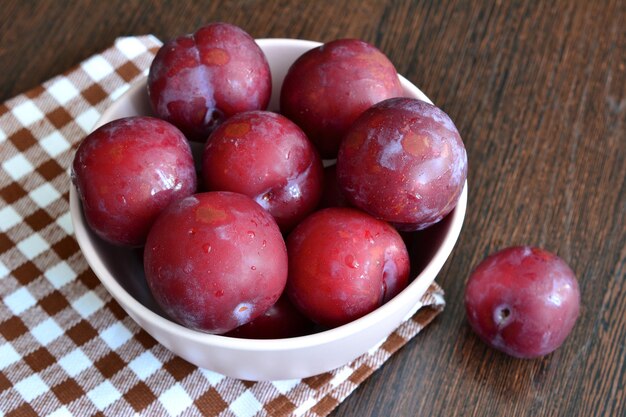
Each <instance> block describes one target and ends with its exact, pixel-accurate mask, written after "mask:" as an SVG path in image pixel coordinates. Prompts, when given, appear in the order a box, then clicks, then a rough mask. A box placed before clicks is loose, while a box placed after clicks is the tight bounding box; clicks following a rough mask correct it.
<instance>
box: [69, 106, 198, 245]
mask: <svg viewBox="0 0 626 417" xmlns="http://www.w3.org/2000/svg"><path fill="white" fill-rule="evenodd" d="M72 180H73V182H74V185H76V189H77V190H78V194H79V196H80V199H81V202H82V206H83V212H84V214H85V218H86V220H87V223H88V224H89V226H90V227H91V229H92V230H93V231H94V232H96V234H97V235H98V236H100V237H101V238H102V239H104V240H106V241H108V242H111V243H113V244H116V245H123V246H141V245H143V244H144V242H145V240H146V236H147V235H148V231H149V229H150V227H151V226H152V223H154V221H155V220H156V218H157V216H158V215H159V213H161V211H162V210H163V209H165V207H167V205H168V204H170V203H171V202H172V201H176V200H179V199H182V198H184V197H187V196H189V195H191V194H193V193H194V192H195V190H196V173H195V169H194V163H193V158H192V155H191V149H190V147H189V143H188V142H187V140H186V139H185V136H183V134H182V133H181V132H180V131H179V130H178V129H176V128H175V127H174V126H173V125H171V124H169V123H167V122H165V121H162V120H159V119H155V118H152V117H129V118H124V119H118V120H115V121H112V122H110V123H107V124H105V125H104V126H101V127H100V128H98V129H96V130H95V131H93V132H92V133H91V134H89V135H88V136H87V137H86V138H85V140H83V141H82V142H81V144H80V146H79V147H78V150H77V151H76V154H75V156H74V161H73V164H72Z"/></svg>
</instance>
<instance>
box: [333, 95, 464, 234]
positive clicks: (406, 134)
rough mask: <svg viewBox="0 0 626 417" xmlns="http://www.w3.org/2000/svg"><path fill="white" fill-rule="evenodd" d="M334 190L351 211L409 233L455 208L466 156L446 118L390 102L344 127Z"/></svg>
mask: <svg viewBox="0 0 626 417" xmlns="http://www.w3.org/2000/svg"><path fill="white" fill-rule="evenodd" d="M337 177H338V180H339V185H340V187H341V190H342V191H343V193H344V195H345V196H346V198H347V199H348V201H349V202H350V203H351V204H353V205H354V206H356V207H358V208H360V209H362V210H364V211H366V212H368V213H370V214H372V215H373V216H374V217H377V218H379V219H383V220H386V221H388V222H390V223H392V224H393V225H394V226H396V227H397V228H398V229H399V230H404V231H414V230H420V229H423V228H426V227H428V226H430V225H432V224H434V223H437V222H438V221H440V220H441V219H442V218H443V217H444V216H446V215H447V214H448V213H450V212H451V211H452V209H453V208H454V207H455V206H456V204H457V202H458V200H459V197H460V195H461V191H462V190H463V186H464V183H465V179H466V178H467V153H466V152H465V146H464V145H463V141H462V140H461V137H460V135H459V132H458V131H457V129H456V127H455V126H454V123H453V122H452V120H450V117H448V115H447V114H445V113H444V112H443V111H442V110H440V109H439V108H437V107H435V106H433V105H431V104H428V103H425V102H423V101H420V100H416V99H411V98H392V99H389V100H385V101H383V102H381V103H378V104H376V105H374V106H372V107H371V108H370V109H368V110H367V111H366V112H365V113H363V114H362V115H361V116H360V117H359V118H358V120H357V121H356V122H355V123H354V124H353V125H352V126H351V127H350V129H349V130H348V132H347V133H346V137H345V139H344V141H343V142H342V144H341V148H340V150H339V155H338V158H337Z"/></svg>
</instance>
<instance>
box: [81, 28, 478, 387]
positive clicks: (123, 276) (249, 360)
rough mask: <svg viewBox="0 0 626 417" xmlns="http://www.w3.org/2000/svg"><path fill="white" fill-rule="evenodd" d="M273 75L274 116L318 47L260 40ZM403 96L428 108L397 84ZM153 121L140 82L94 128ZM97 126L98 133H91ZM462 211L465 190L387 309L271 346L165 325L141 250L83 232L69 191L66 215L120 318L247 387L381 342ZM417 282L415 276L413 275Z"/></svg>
mask: <svg viewBox="0 0 626 417" xmlns="http://www.w3.org/2000/svg"><path fill="white" fill-rule="evenodd" d="M257 43H258V44H259V46H260V47H261V49H263V51H264V52H265V54H266V56H267V59H268V61H269V64H270V67H271V71H272V82H273V91H272V99H271V103H270V107H269V108H270V110H276V109H278V96H279V92H280V87H281V85H282V80H283V78H284V76H285V74H286V72H287V69H288V68H289V66H290V65H291V63H292V62H293V61H294V60H295V59H296V58H298V57H299V56H300V55H301V54H302V53H304V52H305V51H307V50H309V49H312V48H314V47H316V46H318V45H319V43H317V42H312V41H305V40H295V39H259V40H257ZM400 79H401V83H402V86H403V88H404V92H405V95H406V96H409V97H415V98H418V99H421V100H424V101H427V102H430V100H429V99H428V98H427V97H426V96H425V95H424V94H423V93H422V92H421V91H420V90H419V89H418V88H417V87H415V86H414V85H413V84H411V83H410V82H409V81H408V80H406V79H405V78H403V77H400ZM149 114H151V111H150V106H149V103H148V98H147V94H146V81H145V80H143V81H141V82H139V83H137V84H136V85H134V86H133V87H131V88H130V90H129V91H128V92H127V93H126V94H125V95H123V96H122V97H121V98H120V99H119V100H117V101H116V102H115V103H113V105H112V106H111V107H109V108H108V109H107V110H106V111H105V112H104V113H103V115H102V117H101V119H100V120H99V121H98V123H97V126H101V125H102V124H104V123H107V122H109V121H111V120H114V119H117V118H120V117H126V116H133V115H149ZM97 126H96V127H97ZM466 205H467V183H466V184H465V187H464V190H463V193H462V195H461V198H460V201H459V203H458V205H457V207H456V208H455V209H454V211H453V212H452V213H451V214H450V215H449V216H448V217H447V218H446V219H445V220H444V221H443V222H442V223H441V224H440V225H437V226H436V230H435V232H434V233H432V232H431V233H429V234H428V235H429V236H430V237H429V238H428V239H430V240H429V248H428V249H429V250H428V252H429V254H428V256H427V258H426V259H423V260H422V261H421V265H420V269H421V271H419V274H418V275H417V276H416V277H415V279H414V280H413V281H412V282H411V284H410V285H409V286H408V287H407V288H406V289H405V290H404V291H402V292H401V293H400V294H398V295H397V296H396V297H395V298H393V299H392V300H390V301H389V302H388V303H386V304H385V305H383V306H382V307H380V308H378V309H377V310H375V311H373V312H372V313H370V314H368V315H366V316H364V317H362V318H360V319H358V320H355V321H353V322H351V323H348V324H346V325H343V326H340V327H337V328H334V329H331V330H327V331H324V332H320V333H316V334H312V335H308V336H302V337H295V338H290V339H276V340H247V339H237V338H231V337H225V336H217V335H210V334H205V333H202V332H198V331H195V330H190V329H187V328H185V327H183V326H181V325H179V324H177V323H175V322H173V321H171V320H170V319H168V318H167V317H166V316H165V315H164V314H163V313H162V312H161V310H160V309H159V307H158V306H157V304H156V302H155V301H154V299H153V298H152V295H151V294H150V291H149V290H148V287H147V284H146V282H145V278H144V273H143V266H142V261H141V258H142V253H141V250H129V249H125V248H118V247H115V246H112V245H110V244H107V243H106V242H103V241H102V240H100V239H99V238H98V237H97V236H96V235H95V234H94V233H93V232H92V231H91V230H90V229H89V228H88V227H87V225H86V222H85V218H84V216H83V212H82V208H81V205H80V201H79V198H78V196H77V193H76V189H75V188H74V186H73V185H72V186H71V187H70V211H71V216H72V221H73V224H74V230H75V233H76V239H77V241H78V244H79V245H80V247H81V249H82V251H83V254H84V255H85V258H86V259H87V262H88V263H89V265H90V266H91V269H92V270H93V271H94V273H95V274H96V275H97V276H98V278H99V279H100V281H101V282H102V284H103V285H104V286H105V287H106V289H107V290H108V291H109V293H110V294H111V295H112V296H113V298H115V299H116V300H117V302H118V303H119V304H120V305H121V306H122V308H124V310H126V312H127V313H128V314H129V315H130V316H131V317H132V318H133V319H134V320H135V321H136V322H137V323H138V324H139V325H140V326H141V327H142V328H144V329H145V330H146V331H147V332H148V333H149V334H150V335H152V336H153V337H154V338H155V339H156V340H157V341H159V342H160V343H161V344H163V345H164V346H165V347H167V348H168V349H170V350H171V351H172V352H174V353H175V354H177V355H179V356H180V357H182V358H184V359H185V360H187V361H189V362H191V363H193V364H195V365H197V366H200V367H203V368H206V369H209V370H212V371H215V372H219V373H221V374H224V375H227V376H230V377H234V378H240V379H246V380H280V379H292V378H303V377H307V376H311V375H315V374H319V373H322V372H326V371H329V370H332V369H334V368H337V367H339V366H341V365H343V364H346V363H348V362H350V361H351V360H353V359H355V358H356V357H358V356H359V355H361V354H363V353H365V352H366V351H367V350H368V349H370V348H371V347H373V346H375V345H376V344H377V343H379V342H380V341H382V340H383V339H384V338H386V337H387V336H388V335H389V334H390V333H391V332H392V331H393V330H394V329H395V328H396V327H397V326H398V325H399V324H400V323H401V322H402V321H404V320H405V319H407V318H409V317H410V316H411V315H412V314H414V313H415V310H416V305H417V302H418V301H419V299H420V297H421V296H422V295H423V294H424V292H425V291H426V290H427V289H428V287H429V285H430V284H431V283H432V282H433V280H434V279H435V276H436V275H437V273H438V272H439V271H440V270H441V268H442V266H443V264H444V262H445V261H446V259H447V258H448V256H449V255H450V253H451V252H452V249H453V247H454V244H455V242H456V240H457V238H458V236H459V233H460V231H461V226H462V224H463V218H464V217H465V209H466ZM413 275H414V276H415V273H413Z"/></svg>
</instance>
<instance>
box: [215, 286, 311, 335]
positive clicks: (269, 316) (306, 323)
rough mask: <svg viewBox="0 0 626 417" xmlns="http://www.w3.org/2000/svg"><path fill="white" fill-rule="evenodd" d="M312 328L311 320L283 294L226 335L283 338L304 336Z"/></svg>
mask: <svg viewBox="0 0 626 417" xmlns="http://www.w3.org/2000/svg"><path fill="white" fill-rule="evenodd" d="M313 328H314V324H313V322H312V321H310V320H309V319H307V318H306V317H305V316H304V315H303V314H302V313H300V311H298V309H297V308H295V307H294V305H293V304H292V303H291V302H290V301H289V298H288V297H287V296H284V295H283V296H282V297H280V298H279V299H278V301H276V304H274V305H273V306H271V307H270V308H269V309H267V311H266V312H265V313H263V314H262V315H261V316H259V317H257V318H256V319H254V320H252V321H251V322H249V323H246V324H244V325H243V326H240V327H237V328H236V329H235V330H232V331H230V332H228V333H226V336H230V337H238V338H242V339H285V338H288V337H298V336H304V335H306V334H309V333H311V332H312V331H313Z"/></svg>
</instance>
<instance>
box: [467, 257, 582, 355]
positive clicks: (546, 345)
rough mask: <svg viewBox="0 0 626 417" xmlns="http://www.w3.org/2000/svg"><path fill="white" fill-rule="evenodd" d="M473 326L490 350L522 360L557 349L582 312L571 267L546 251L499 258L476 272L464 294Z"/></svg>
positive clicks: (489, 260) (487, 260) (489, 258)
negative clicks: (493, 349) (490, 347)
mask: <svg viewBox="0 0 626 417" xmlns="http://www.w3.org/2000/svg"><path fill="white" fill-rule="evenodd" d="M465 309H466V312H467V318H468V321H469V324H470V325H471V327H472V328H473V329H474V331H475V332H476V333H477V334H478V336H480V338H481V339H482V340H484V341H485V342H486V343H487V344H488V345H489V346H492V347H494V348H496V349H498V350H500V351H502V352H505V353H507V354H509V355H512V356H515V357H518V358H535V357H539V356H543V355H547V354H548V353H550V352H552V351H554V350H555V349H557V348H558V347H559V346H561V344H562V343H563V341H564V340H565V338H566V337H567V335H568V334H569V333H570V332H571V330H572V328H573V327H574V323H575V322H576V319H577V318H578V314H579V309H580V292H579V289H578V282H577V281H576V277H575V276H574V273H573V272H572V270H571V269H570V267H569V266H568V265H567V264H566V263H565V262H564V261H563V260H562V259H561V258H559V257H557V256H556V255H553V254H551V253H550V252H547V251H545V250H543V249H538V248H532V247H513V248H507V249H504V250H502V251H500V252H497V253H495V254H493V255H491V256H489V257H488V258H486V259H485V260H484V261H483V262H481V263H480V264H479V265H478V267H477V268H476V269H475V270H474V271H473V272H472V274H471V275H470V278H469V280H468V282H467V286H466V289H465Z"/></svg>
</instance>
